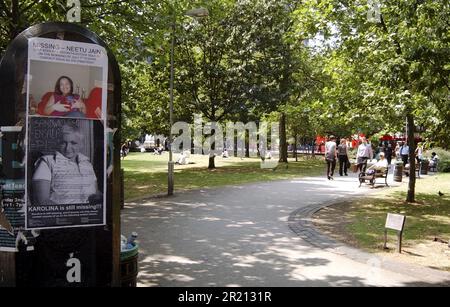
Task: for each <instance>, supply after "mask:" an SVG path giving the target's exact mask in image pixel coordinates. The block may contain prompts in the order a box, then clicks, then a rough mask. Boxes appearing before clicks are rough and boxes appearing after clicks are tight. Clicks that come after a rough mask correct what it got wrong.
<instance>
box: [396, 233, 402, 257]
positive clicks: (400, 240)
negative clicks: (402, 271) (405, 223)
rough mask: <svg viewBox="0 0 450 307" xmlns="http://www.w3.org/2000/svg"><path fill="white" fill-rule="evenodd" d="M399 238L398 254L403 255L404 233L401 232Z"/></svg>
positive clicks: (398, 234)
mask: <svg viewBox="0 0 450 307" xmlns="http://www.w3.org/2000/svg"><path fill="white" fill-rule="evenodd" d="M397 236H398V246H397V249H398V253H399V254H401V253H402V236H403V232H402V231H399V232H398V233H397Z"/></svg>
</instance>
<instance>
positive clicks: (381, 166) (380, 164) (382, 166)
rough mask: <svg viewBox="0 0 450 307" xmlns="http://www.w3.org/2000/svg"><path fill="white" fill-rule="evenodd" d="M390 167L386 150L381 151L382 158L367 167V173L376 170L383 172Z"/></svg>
mask: <svg viewBox="0 0 450 307" xmlns="http://www.w3.org/2000/svg"><path fill="white" fill-rule="evenodd" d="M387 168H388V161H387V160H386V159H385V158H384V152H380V160H378V161H377V163H375V164H374V165H372V166H370V167H369V168H368V169H367V174H373V173H375V172H376V171H379V172H382V171H385V170H386V169H387Z"/></svg>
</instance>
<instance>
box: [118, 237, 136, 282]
mask: <svg viewBox="0 0 450 307" xmlns="http://www.w3.org/2000/svg"><path fill="white" fill-rule="evenodd" d="M138 247H139V246H138V245H137V244H136V245H135V246H134V247H133V248H132V249H127V250H124V251H121V252H120V284H121V286H122V287H127V288H128V287H136V283H137V275H138V257H139V252H138Z"/></svg>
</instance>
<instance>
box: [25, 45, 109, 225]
mask: <svg viewBox="0 0 450 307" xmlns="http://www.w3.org/2000/svg"><path fill="white" fill-rule="evenodd" d="M107 76H108V57H107V53H106V50H105V49H104V48H103V47H101V46H98V45H95V44H87V43H80V42H72V41H64V40H55V39H46V38H32V39H30V40H29V42H28V82H27V91H26V92H27V110H28V112H27V128H28V129H27V139H26V145H27V146H26V162H27V163H26V171H25V186H26V189H25V193H26V195H25V199H26V220H25V222H26V229H47V228H66V227H87V226H97V225H105V223H106V211H105V210H106V176H105V171H106V138H105V125H104V123H105V114H106V101H107V100H106V98H107V97H106V95H107Z"/></svg>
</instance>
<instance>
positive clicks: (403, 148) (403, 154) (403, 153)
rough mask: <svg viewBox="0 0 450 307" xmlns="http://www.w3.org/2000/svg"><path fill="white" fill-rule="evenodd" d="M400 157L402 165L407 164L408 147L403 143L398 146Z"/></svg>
mask: <svg viewBox="0 0 450 307" xmlns="http://www.w3.org/2000/svg"><path fill="white" fill-rule="evenodd" d="M400 156H401V157H402V161H403V165H406V164H408V158H409V146H408V145H407V144H405V143H402V144H401V146H400Z"/></svg>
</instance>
